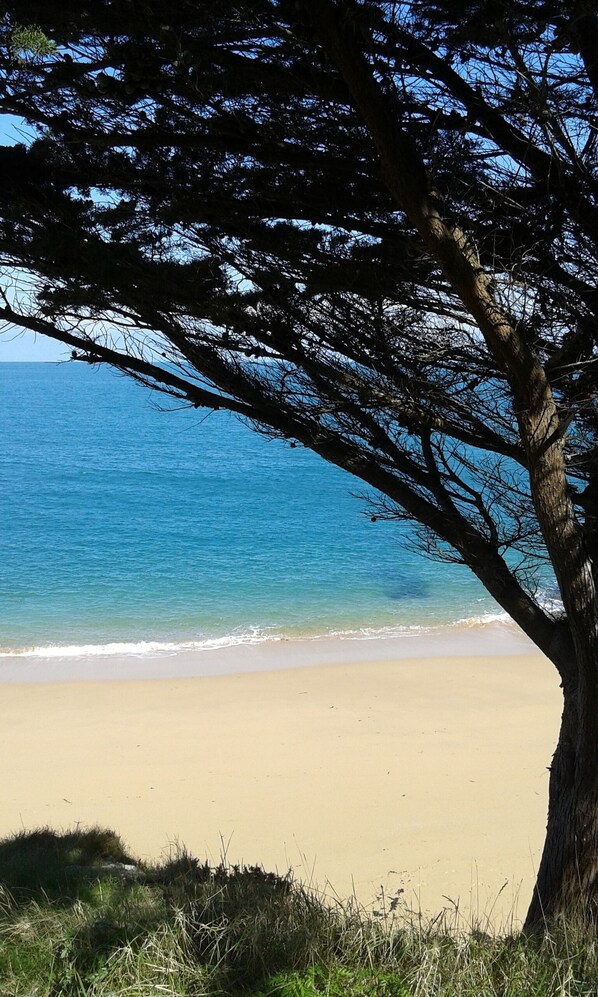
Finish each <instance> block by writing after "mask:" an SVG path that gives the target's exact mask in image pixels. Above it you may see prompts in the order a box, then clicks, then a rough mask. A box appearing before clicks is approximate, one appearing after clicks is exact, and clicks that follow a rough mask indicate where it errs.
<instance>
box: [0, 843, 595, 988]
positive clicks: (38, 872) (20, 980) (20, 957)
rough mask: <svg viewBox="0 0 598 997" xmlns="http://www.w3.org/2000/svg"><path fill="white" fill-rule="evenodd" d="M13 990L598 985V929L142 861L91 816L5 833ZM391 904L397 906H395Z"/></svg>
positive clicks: (5, 978)
mask: <svg viewBox="0 0 598 997" xmlns="http://www.w3.org/2000/svg"><path fill="white" fill-rule="evenodd" d="M0 884H1V885H0V994H2V997H59V995H60V997H63V995H64V997H83V995H90V997H116V995H123V997H124V995H127V997H149V995H162V997H168V995H172V997H174V995H177V997H183V995H184V997H233V995H241V994H248V995H252V997H457V995H459V997H549V995H550V997H552V995H554V997H557V995H558V997H595V995H596V993H597V992H598V954H597V950H596V945H595V942H594V941H593V940H592V936H591V935H590V934H589V933H587V932H582V931H575V930H573V929H571V928H570V927H569V928H568V929H567V930H565V929H562V930H555V931H552V932H549V933H546V934H545V935H544V937H543V938H542V939H541V940H538V939H536V940H533V939H524V938H523V937H502V938H496V937H491V936H489V935H486V934H484V933H482V932H480V931H471V932H470V933H469V934H468V935H467V936H465V935H463V934H456V933H455V932H451V931H450V930H448V928H447V925H446V923H444V922H441V921H437V922H436V924H435V925H433V926H427V927H424V926H423V925H422V924H421V922H420V921H417V922H414V921H413V919H412V920H411V921H408V920H407V919H406V918H405V917H401V916H400V915H399V914H398V912H397V911H390V910H381V911H377V912H376V914H375V915H373V914H372V915H366V914H365V913H364V912H363V911H359V910H358V909H357V908H356V906H355V905H347V906H344V907H343V906H341V905H339V904H338V903H336V904H334V905H329V904H326V903H324V902H323V901H322V900H320V899H318V898H317V897H315V896H313V895H312V894H311V893H310V892H309V891H307V890H306V889H304V888H303V887H302V886H301V885H299V884H297V883H295V882H294V881H293V880H292V879H291V878H290V877H288V876H278V875H274V874H272V873H267V872H265V871H263V870H262V869H260V868H239V867H236V866H233V867H225V866H224V865H221V866H219V867H217V868H210V867H209V866H207V865H205V864H201V863H199V862H198V861H197V860H195V859H194V858H192V857H191V856H189V855H188V854H186V853H185V852H179V853H178V854H177V855H176V856H175V857H174V858H171V859H169V860H167V861H164V862H163V863H162V864H160V865H156V866H147V865H142V864H140V863H138V862H136V861H135V860H134V859H133V858H132V857H131V856H130V855H129V854H128V853H127V851H126V849H125V848H124V846H123V844H122V842H121V841H120V839H119V838H118V836H117V835H116V834H114V833H113V832H111V831H103V830H100V829H91V830H86V831H76V832H69V833H65V834H56V833H54V832H52V831H50V830H41V831H36V832H34V833H31V834H20V835H17V836H15V837H13V838H11V839H8V840H5V841H3V842H0ZM391 906H392V905H391Z"/></svg>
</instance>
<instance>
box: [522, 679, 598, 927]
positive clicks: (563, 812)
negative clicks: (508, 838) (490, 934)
mask: <svg viewBox="0 0 598 997" xmlns="http://www.w3.org/2000/svg"><path fill="white" fill-rule="evenodd" d="M563 691H564V705H563V714H562V719H561V729H560V734H559V740H558V744H557V748H556V751H555V754H554V757H553V761H552V765H551V768H550V783H549V794H548V822H547V827H546V839H545V842H544V849H543V852H542V859H541V861H540V867H539V870H538V876H537V880H536V885H535V887H534V893H533V896H532V901H531V904H530V907H529V910H528V912H527V917H526V920H525V924H524V931H526V932H528V933H534V934H535V933H541V932H543V931H544V930H545V928H546V926H547V925H548V924H550V923H551V922H554V921H555V919H558V918H563V919H567V920H570V921H573V922H574V923H580V922H583V923H587V924H592V925H593V926H596V925H597V924H598V756H597V752H596V744H595V743H592V744H584V743H582V742H583V741H584V740H585V738H584V737H583V733H581V732H580V727H579V724H578V716H577V715H578V710H577V690H576V689H575V688H571V687H569V683H565V685H564V689H563ZM589 756H591V757H593V759H594V763H593V765H592V766H589V765H588V757H589Z"/></svg>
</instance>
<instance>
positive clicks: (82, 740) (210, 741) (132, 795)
mask: <svg viewBox="0 0 598 997" xmlns="http://www.w3.org/2000/svg"><path fill="white" fill-rule="evenodd" d="M351 643H352V644H353V645H354V646H353V648H352V649H351V648H349V649H348V648H347V645H346V643H345V646H344V647H343V646H342V645H343V642H336V651H337V660H339V661H343V660H344V663H342V664H335V665H334V664H330V663H326V664H318V650H317V648H316V649H315V651H313V650H312V659H311V661H310V664H311V666H312V667H309V668H296V667H294V668H284V667H283V666H284V663H285V646H284V645H280V646H278V648H277V649H273V648H271V647H270V648H268V649H267V651H265V650H264V649H262V654H265V658H264V662H265V664H264V670H262V671H246V672H245V673H243V672H241V673H238V674H221V675H200V676H195V677H174V676H172V677H170V678H165V677H161V678H156V677H153V678H134V679H131V678H124V679H122V678H121V680H120V681H119V680H116V679H115V678H114V677H113V675H112V673H111V671H110V668H109V667H108V666H105V669H107V670H106V671H105V674H104V679H105V680H104V681H99V680H98V679H97V673H98V670H99V671H101V666H100V665H97V664H96V666H95V669H96V670H95V671H94V673H93V675H94V678H92V679H91V680H89V681H85V682H83V681H73V680H72V678H73V676H72V668H73V664H72V663H71V665H70V668H71V671H69V670H68V663H67V664H65V663H64V662H62V663H61V662H58V664H57V665H56V667H59V666H61V665H62V667H63V668H64V669H66V670H65V671H63V672H62V673H61V672H60V671H59V672H58V673H54V674H53V678H54V679H55V680H54V681H51V682H40V681H36V680H35V679H34V678H32V676H31V674H30V673H27V672H26V671H25V672H24V673H23V674H27V678H28V680H27V681H24V682H15V681H14V676H12V671H11V670H10V667H9V666H6V667H7V668H8V671H5V673H3V672H2V670H1V669H0V679H2V678H4V680H5V681H4V682H3V684H2V700H1V706H0V714H1V716H0V732H1V733H0V739H1V743H0V750H1V752H2V759H3V762H2V798H3V801H4V806H3V809H2V816H1V818H0V834H2V835H5V834H9V833H11V832H14V831H18V830H20V829H22V828H26V829H31V828H34V827H37V826H40V825H51V826H52V827H56V828H66V827H72V826H73V825H77V824H79V825H91V824H101V825H105V826H112V827H114V828H115V829H116V830H117V831H118V832H119V833H120V834H121V835H122V836H123V838H124V839H125V841H126V843H127V844H128V846H129V847H130V848H131V849H132V850H133V851H134V852H135V853H136V854H138V855H140V856H141V857H144V858H150V857H157V856H159V855H160V854H162V853H163V852H164V850H167V849H168V848H169V847H171V846H172V845H173V844H176V843H177V842H178V843H182V844H184V845H185V846H186V847H187V848H188V849H189V850H190V851H191V852H193V853H194V854H195V855H196V856H198V857H199V858H202V859H203V858H204V857H207V858H208V859H209V860H210V861H211V862H217V861H218V860H219V858H220V857H221V855H222V854H225V855H226V857H227V859H228V860H229V861H232V862H245V863H250V864H253V863H259V864H262V865H264V866H265V867H266V868H268V869H277V870H278V871H281V872H285V871H286V870H287V869H289V868H290V869H293V871H294V873H295V874H296V875H297V876H298V877H299V878H301V879H303V880H305V881H308V882H310V883H311V884H312V885H314V886H317V887H318V888H319V889H321V890H323V891H324V892H326V893H327V894H329V895H331V896H339V897H347V896H349V895H353V894H355V895H356V896H357V898H358V899H359V901H361V902H362V903H364V904H371V903H372V902H373V903H374V905H377V904H379V900H378V901H377V900H376V897H379V896H380V893H381V891H382V890H383V891H384V893H385V895H386V897H387V898H391V897H393V896H395V895H396V894H397V893H398V891H403V892H402V893H401V894H400V895H401V897H402V899H403V900H404V901H405V902H406V904H407V905H408V906H412V907H414V908H416V909H421V910H423V911H424V912H426V913H435V912H437V911H438V910H439V909H441V908H442V907H446V906H447V905H448V906H449V907H450V906H451V904H452V903H453V902H454V903H459V905H460V909H461V910H462V912H463V913H464V915H465V917H466V918H474V919H475V918H480V919H481V920H482V921H484V919H485V918H486V917H487V916H490V917H491V919H492V921H493V922H494V923H495V924H500V923H501V922H503V921H504V920H505V919H507V918H508V917H509V916H510V915H511V914H513V913H514V914H515V916H517V914H519V915H520V916H522V915H523V914H524V913H525V905H526V903H527V901H528V898H529V893H530V890H531V886H532V882H533V875H534V870H535V867H536V865H537V862H538V858H539V853H540V848H541V843H542V837H543V830H544V826H545V813H546V793H547V769H546V767H547V765H548V764H549V762H550V758H551V754H552V751H553V748H554V743H555V738H556V733H557V728H558V719H559V707H560V702H559V690H558V682H557V679H556V673H554V669H552V667H551V666H550V664H549V662H547V661H546V660H545V659H544V658H542V656H541V655H539V654H534V653H531V649H530V648H529V647H526V646H523V645H522V647H523V652H522V653H518V654H513V653H510V654H507V655H505V654H484V655H481V656H478V655H475V654H473V653H464V654H461V656H458V657H455V656H447V657H421V656H420V657H412V658H405V657H403V659H402V660H401V659H400V657H399V658H397V655H396V649H395V651H394V657H393V658H391V659H389V660H374V659H373V657H372V655H373V654H374V655H375V654H376V652H378V654H379V655H380V654H382V650H383V648H381V647H380V644H381V643H382V642H375V641H370V642H363V644H364V645H365V644H366V643H367V645H368V646H367V647H365V649H364V646H363V645H362V646H360V647H357V646H356V645H357V643H358V642H351ZM401 646H403V645H401ZM409 646H411V648H412V649H413V647H414V645H413V644H411V645H409ZM466 646H467V647H469V649H470V652H471V648H472V647H473V646H474V645H466ZM422 647H423V649H424V650H425V648H426V647H428V648H429V645H422V644H421V642H420V644H418V645H417V647H416V650H418V651H421V650H422ZM287 650H288V649H287ZM391 650H392V648H389V647H386V651H387V653H388V652H389V651H391ZM256 653H258V652H256ZM268 655H272V660H275V661H276V662H277V667H273V665H272V662H271V660H270V658H268ZM343 655H344V659H343ZM364 655H365V660H364ZM368 655H369V659H368ZM320 656H322V655H320ZM254 657H255V655H254V656H250V659H251V662H252V666H253V667H255V664H256V661H255V660H254ZM287 657H289V658H290V659H291V660H292V659H293V653H292V649H291V653H290V654H289V655H288V656H287ZM304 657H305V655H304ZM355 659H357V660H355ZM237 660H239V657H238V654H237ZM258 663H259V661H258ZM55 664H56V663H55ZM133 664H134V663H133V662H128V663H127V662H121V673H120V674H121V676H122V675H130V674H131V673H132V674H133V675H135V674H136V673H135V669H134V668H133ZM46 665H47V666H48V667H49V664H48V663H47V662H46ZM161 665H162V667H163V668H166V667H170V669H171V674H172V672H173V670H174V668H175V663H173V661H172V660H171V661H170V665H169V666H168V662H166V663H165V662H164V661H162V663H161ZM179 666H180V667H181V668H182V669H183V668H184V664H181V663H179ZM37 667H39V663H37ZM137 667H138V669H139V667H140V666H139V663H137ZM143 667H145V668H146V669H148V668H150V665H149V664H148V663H147V662H146V663H145V665H144V666H143ZM198 667H199V666H198ZM239 667H241V666H239ZM152 668H153V673H155V671H156V668H157V665H156V662H154V663H153V666H152ZM152 668H150V672H151V671H152ZM131 670H132V671H131ZM158 672H159V670H158ZM159 673H160V672H159ZM37 674H38V677H39V672H38V673H37ZM49 674H52V673H51V672H49ZM64 675H67V676H68V677H69V678H70V680H68V681H64V680H56V679H61V678H64ZM11 677H12V680H11ZM88 678H89V676H88ZM447 898H448V899H447Z"/></svg>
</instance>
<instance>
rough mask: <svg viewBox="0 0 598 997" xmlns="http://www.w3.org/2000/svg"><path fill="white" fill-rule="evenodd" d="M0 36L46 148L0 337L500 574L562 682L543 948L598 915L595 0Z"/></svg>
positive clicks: (544, 875)
mask: <svg viewBox="0 0 598 997" xmlns="http://www.w3.org/2000/svg"><path fill="white" fill-rule="evenodd" d="M1 25H2V48H1V70H2V82H1V87H0V110H1V111H2V112H3V113H7V114H12V115H16V116H18V117H19V118H21V119H24V120H25V121H26V122H27V123H28V125H29V126H30V127H32V128H33V129H35V138H34V140H32V141H31V142H30V143H28V144H27V145H21V146H15V147H11V148H2V149H0V176H1V180H2V184H1V189H2V192H3V198H2V206H1V209H0V240H1V241H0V244H1V247H2V253H3V261H4V267H5V270H4V283H3V291H2V295H3V304H2V307H0V318H2V319H3V320H4V321H5V322H8V323H11V324H13V325H17V326H20V327H22V328H25V329H33V330H36V331H38V332H40V333H43V334H45V335H48V336H50V337H53V338H54V339H57V340H59V341H61V342H63V343H66V344H68V345H69V346H70V347H71V348H72V351H73V354H72V355H73V358H74V359H78V360H82V361H87V362H90V363H108V364H111V365H112V366H114V367H116V368H118V369H120V370H122V371H125V372H126V373H127V374H129V375H130V376H132V377H134V378H136V379H137V380H138V381H140V382H142V383H144V384H146V385H151V386H153V387H154V388H156V389H157V390H159V391H163V392H166V393H167V394H169V395H172V396H174V397H175V398H178V399H181V400H182V401H183V402H184V403H185V404H189V405H194V406H197V407H204V408H206V409H216V408H222V407H224V408H227V409H230V410H232V411H233V412H236V413H237V414H238V415H239V416H241V417H243V418H245V419H246V420H249V421H250V422H251V423H252V424H253V425H254V426H255V427H256V428H259V429H261V430H265V431H267V432H269V433H272V434H276V435H279V436H281V437H283V438H286V439H289V440H291V441H292V444H293V443H295V444H296V443H299V444H301V445H303V446H306V447H309V448H311V449H312V450H314V451H315V452H316V453H318V454H320V455H321V456H322V457H323V458H324V459H326V460H328V461H331V462H332V463H334V464H337V465H338V466H340V467H343V468H345V469H346V470H348V471H349V472H350V473H351V474H353V475H355V476H357V477H358V478H359V479H361V480H362V481H363V482H365V483H366V485H367V486H369V487H370V488H372V489H373V490H374V492H375V498H374V501H376V502H377V504H378V508H379V511H378V513H377V514H378V515H382V516H386V517H391V518H394V517H397V518H399V517H407V518H409V519H410V520H413V521H414V522H415V523H417V524H419V530H420V536H421V541H422V544H423V545H424V546H426V548H427V549H429V550H431V551H432V552H435V553H438V554H440V555H441V556H450V557H453V558H456V559H458V560H460V561H462V562H463V563H465V564H466V565H468V566H469V568H470V569H471V570H472V571H474V572H475V574H476V575H477V576H478V578H479V579H480V580H481V581H482V583H483V584H484V585H485V586H486V588H487V589H488V591H489V592H490V593H491V594H492V595H493V597H494V598H495V599H496V601H497V602H498V603H500V605H501V606H502V607H503V608H504V609H505V610H506V611H507V612H508V613H509V614H510V615H511V617H512V618H513V620H515V621H516V623H517V624H518V625H519V626H520V627H521V628H522V629H523V630H524V631H525V632H526V633H527V634H528V635H529V636H530V637H531V639H532V640H533V641H534V642H535V643H536V644H537V646H538V647H539V648H540V649H541V650H542V651H543V652H544V654H546V655H547V656H548V658H550V660H551V661H552V662H553V663H554V665H555V667H556V668H557V670H558V673H559V676H560V679H561V683H562V688H563V697H564V699H563V703H564V705H563V715H562V724H561V731H560V736H559V741H558V746H557V749H556V752H555V755H554V758H553V761H552V766H551V774H550V788H549V813H548V825H547V836H546V843H545V847H544V852H543V857H542V861H541V866H540V870H539V874H538V881H537V884H536V888H535V891H534V896H533V899H532V903H531V906H530V909H529V913H528V917H527V922H526V924H527V927H528V928H529V929H530V930H532V929H535V928H536V927H538V925H540V924H541V923H542V922H543V919H544V918H548V919H550V918H552V917H554V916H557V915H560V914H563V913H568V914H569V913H573V912H574V913H582V914H583V915H584V916H587V917H590V918H591V919H593V920H594V921H595V920H596V918H597V916H598V595H597V592H596V584H597V582H598V519H597V512H596V510H597V497H598V447H597V433H598V412H597V410H596V391H597V388H598V381H597V369H598V354H597V349H596V347H597V342H598V337H597V328H598V327H597V321H596V320H597V315H598V292H597V290H596V274H597V265H598V168H597V167H598V164H597V158H596V146H597V138H598V130H597V128H596V117H595V115H596V110H597V109H598V16H597V15H596V13H595V10H594V7H593V4H592V3H591V2H590V0H529V2H525V3H523V2H520V0H510V2H508V3H507V2H505V0H466V2H464V3H463V2H460V3H458V4H457V3H455V2H454V0H405V2H399V3H381V2H377V0H348V2H340V0H298V2H291V0H247V2H232V3H230V4H228V5H222V4H218V3H211V2H208V0H204V2H202V3H197V2H191V0H178V2H177V3H173V4H170V5H168V8H165V6H164V4H162V3H160V2H158V0H113V2H103V3H102V2H98V0H95V2H94V3H89V2H86V0H81V2H79V0H78V2H76V3H75V2H73V0H63V2H61V3H60V4H55V3H44V4H40V3H37V2H35V0H18V2H12V3H5V4H4V5H3V20H2V22H1ZM31 37H32V38H33V39H34V43H28V42H27V39H28V38H31ZM15 39H16V41H15ZM24 39H25V41H24ZM28 46H29V47H28ZM543 561H544V562H547V563H548V564H549V565H550V566H551V567H552V569H553V571H554V575H555V578H556V582H557V584H558V588H559V591H560V595H561V598H562V604H563V611H562V613H558V614H555V613H550V612H548V611H547V610H546V609H545V608H544V607H543V605H542V603H541V600H540V599H539V597H538V593H537V588H536V579H537V568H538V565H539V564H541V563H542V562H543Z"/></svg>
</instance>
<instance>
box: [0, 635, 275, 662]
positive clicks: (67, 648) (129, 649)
mask: <svg viewBox="0 0 598 997" xmlns="http://www.w3.org/2000/svg"><path fill="white" fill-rule="evenodd" d="M276 640H282V635H278V634H264V633H261V632H257V631H256V632H251V633H245V634H229V635H228V636H226V637H210V638H207V639H205V640H187V641H176V642H175V641H159V640H140V641H136V642H128V641H113V642H111V643H108V644H49V645H46V646H43V645H40V646H36V647H16V648H5V649H3V650H1V651H0V658H86V657H100V656H102V655H106V656H108V655H115V654H118V655H121V654H133V655H141V656H145V655H148V654H178V653H179V652H180V651H212V650H216V649H217V648H220V647H235V646H237V645H239V644H261V643H263V642H264V641H276Z"/></svg>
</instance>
